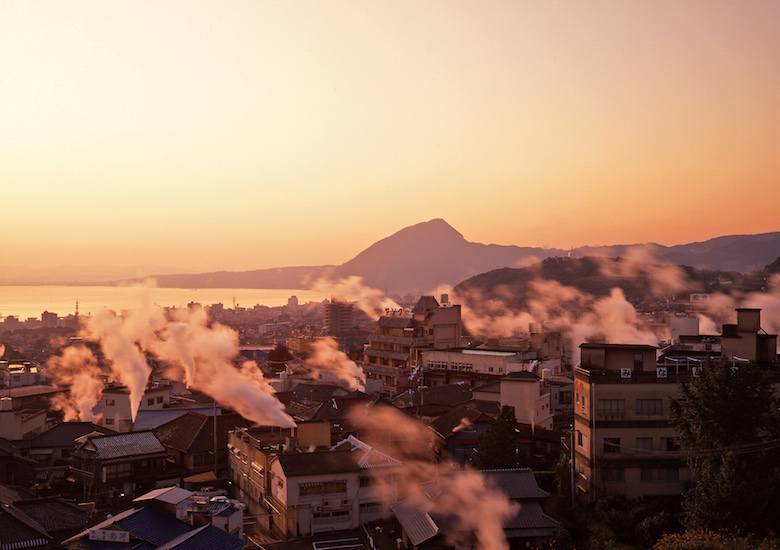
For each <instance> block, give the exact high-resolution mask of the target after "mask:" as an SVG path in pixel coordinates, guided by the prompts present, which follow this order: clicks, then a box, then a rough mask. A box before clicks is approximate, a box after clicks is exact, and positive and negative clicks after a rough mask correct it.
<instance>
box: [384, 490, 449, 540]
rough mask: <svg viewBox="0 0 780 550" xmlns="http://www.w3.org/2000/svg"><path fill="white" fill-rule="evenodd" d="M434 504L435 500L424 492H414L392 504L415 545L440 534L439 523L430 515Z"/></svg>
mask: <svg viewBox="0 0 780 550" xmlns="http://www.w3.org/2000/svg"><path fill="white" fill-rule="evenodd" d="M432 506H433V502H432V501H431V500H430V499H428V498H426V497H425V495H424V494H423V493H417V494H414V495H412V496H410V497H409V498H406V499H404V500H402V501H400V502H397V503H395V504H393V505H392V506H390V510H392V512H393V515H395V517H396V519H398V522H399V523H400V524H401V527H403V530H404V532H405V533H406V535H407V536H408V537H409V539H410V540H411V541H412V544H413V545H414V546H418V545H420V544H421V543H423V542H425V541H426V540H428V539H430V538H433V537H435V536H436V535H438V534H439V527H438V525H436V523H434V521H433V519H432V518H431V516H430V515H428V512H429V511H430V509H431V507H432Z"/></svg>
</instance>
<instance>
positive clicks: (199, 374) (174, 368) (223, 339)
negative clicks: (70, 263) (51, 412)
mask: <svg viewBox="0 0 780 550" xmlns="http://www.w3.org/2000/svg"><path fill="white" fill-rule="evenodd" d="M80 336H81V337H82V338H84V339H85V340H91V341H95V342H98V343H99V344H100V347H101V349H102V350H103V354H104V355H105V358H106V363H107V365H108V370H109V372H108V373H107V374H108V376H109V378H110V379H112V380H118V381H119V382H121V383H122V384H124V385H125V386H127V387H128V389H129V391H130V404H131V413H132V418H133V420H135V417H136V414H137V412H138V407H139V405H140V403H141V399H142V398H143V394H144V391H145V389H146V385H147V383H148V382H149V378H150V375H151V373H152V369H151V367H150V366H149V363H148V362H147V354H149V355H152V356H154V357H156V358H157V359H158V360H160V361H161V362H163V363H164V364H165V365H166V366H167V369H166V372H165V376H166V377H167V378H168V379H170V380H174V381H183V382H184V383H185V384H186V385H187V386H188V387H190V388H192V389H194V390H197V391H202V392H203V393H206V394H208V395H210V396H211V397H213V398H214V399H215V400H217V401H218V402H220V403H222V404H223V405H225V406H229V407H230V408H232V409H234V410H235V411H236V412H238V413H239V414H241V415H242V416H243V417H245V418H247V419H248V420H251V421H253V422H256V423H258V424H262V425H274V426H283V427H291V426H293V425H294V423H293V421H292V419H291V418H290V417H289V416H288V415H287V414H286V413H285V412H284V406H283V405H282V404H281V403H280V402H279V400H278V399H276V397H275V395H274V390H273V388H272V387H271V386H270V385H269V384H268V383H267V382H266V381H265V380H264V379H263V376H262V373H261V372H260V370H259V369H258V368H257V365H255V364H254V362H251V361H249V362H245V363H243V365H242V366H241V367H240V368H238V369H237V368H236V367H234V366H233V360H234V359H235V358H237V357H238V356H239V353H238V351H239V350H238V335H237V334H236V332H235V331H233V330H232V329H230V328H228V327H225V326H222V325H219V324H216V323H214V324H211V325H210V324H209V323H208V318H207V316H206V313H205V312H204V311H203V310H201V309H193V310H176V311H174V312H171V313H167V312H166V311H164V310H163V309H162V308H160V307H159V306H156V305H149V304H146V305H145V306H144V307H142V308H139V309H137V310H133V311H131V312H129V313H128V314H127V315H126V316H123V317H119V316H117V315H116V314H114V313H113V312H110V311H107V310H106V311H103V312H101V313H100V314H98V315H96V316H94V317H90V318H87V319H86V320H84V324H83V327H82V329H81V331H80ZM48 370H49V372H50V374H51V376H52V377H53V378H54V379H55V380H57V381H59V382H61V383H63V384H66V385H68V386H70V388H71V400H70V402H69V403H68V404H62V406H63V410H66V414H68V415H70V416H71V417H73V415H74V414H76V412H77V414H78V417H79V418H81V419H82V420H84V419H88V418H91V414H92V412H91V411H92V407H94V404H95V403H97V401H98V400H99V399H100V392H101V391H102V389H103V385H102V376H103V373H102V371H101V370H100V369H99V368H98V366H97V362H96V361H95V360H94V357H92V354H91V353H89V350H86V348H76V349H72V348H66V349H65V350H64V352H63V355H62V357H55V358H52V360H51V361H50V362H49V363H48ZM98 380H99V381H100V383H98V382H97V381H98ZM90 405H91V406H90Z"/></svg>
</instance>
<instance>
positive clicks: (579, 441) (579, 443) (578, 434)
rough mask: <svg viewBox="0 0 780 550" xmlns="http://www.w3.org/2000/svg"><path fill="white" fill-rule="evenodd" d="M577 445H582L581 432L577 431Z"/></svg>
mask: <svg viewBox="0 0 780 550" xmlns="http://www.w3.org/2000/svg"><path fill="white" fill-rule="evenodd" d="M577 445H578V446H580V447H582V432H577Z"/></svg>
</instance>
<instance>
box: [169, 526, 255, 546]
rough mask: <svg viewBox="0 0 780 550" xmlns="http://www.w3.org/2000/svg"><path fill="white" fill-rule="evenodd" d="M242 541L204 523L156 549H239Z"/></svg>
mask: <svg viewBox="0 0 780 550" xmlns="http://www.w3.org/2000/svg"><path fill="white" fill-rule="evenodd" d="M243 547H244V541H243V540H242V539H240V538H238V537H235V536H233V535H231V534H230V533H226V532H225V531H223V530H222V529H218V528H216V527H214V526H213V525H204V526H203V527H200V528H198V529H195V530H194V531H192V532H190V533H188V534H186V535H182V536H181V537H179V538H177V539H176V540H172V541H171V542H169V543H168V544H166V545H165V546H161V547H160V548H159V549H158V550H213V549H215V548H219V549H220V550H240V549H241V548H243Z"/></svg>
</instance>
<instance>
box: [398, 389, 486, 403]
mask: <svg viewBox="0 0 780 550" xmlns="http://www.w3.org/2000/svg"><path fill="white" fill-rule="evenodd" d="M470 399H471V386H467V385H466V384H446V385H442V386H429V387H425V388H423V389H422V390H419V389H410V390H406V391H405V392H403V393H402V394H400V395H398V396H397V397H396V398H395V399H393V401H392V403H393V405H395V406H396V407H410V406H417V405H420V404H422V403H424V404H426V405H434V404H435V405H449V406H451V407H454V406H455V405H459V404H461V403H465V402H466V401H469V400H470Z"/></svg>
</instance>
